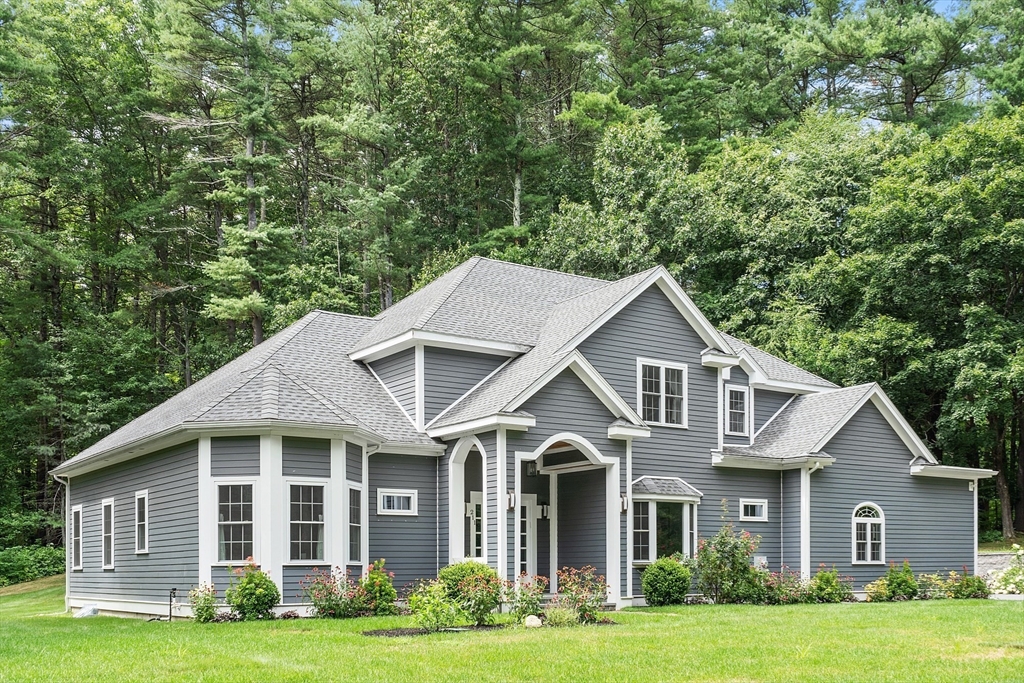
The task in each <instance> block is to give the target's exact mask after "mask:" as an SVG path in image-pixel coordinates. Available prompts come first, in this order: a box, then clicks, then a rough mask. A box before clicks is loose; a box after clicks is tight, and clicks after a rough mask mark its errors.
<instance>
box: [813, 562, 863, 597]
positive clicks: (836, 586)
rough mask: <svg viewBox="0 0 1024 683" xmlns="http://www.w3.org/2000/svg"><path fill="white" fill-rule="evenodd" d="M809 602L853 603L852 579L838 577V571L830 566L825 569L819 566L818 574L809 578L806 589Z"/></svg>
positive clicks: (823, 566)
mask: <svg viewBox="0 0 1024 683" xmlns="http://www.w3.org/2000/svg"><path fill="white" fill-rule="evenodd" d="M808 591H809V593H810V598H811V600H810V601H811V602H851V601H853V599H854V597H853V578H852V577H849V576H840V575H839V570H838V569H836V568H835V565H833V566H832V569H826V568H825V565H824V564H822V565H819V567H818V572H817V573H816V574H815V575H814V576H813V577H811V582H810V586H809V587H808Z"/></svg>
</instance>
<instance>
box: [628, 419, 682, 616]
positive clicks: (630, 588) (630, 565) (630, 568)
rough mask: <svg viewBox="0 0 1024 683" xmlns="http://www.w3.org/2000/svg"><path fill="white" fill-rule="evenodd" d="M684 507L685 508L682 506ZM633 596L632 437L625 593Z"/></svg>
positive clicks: (629, 456)
mask: <svg viewBox="0 0 1024 683" xmlns="http://www.w3.org/2000/svg"><path fill="white" fill-rule="evenodd" d="M684 509H686V508H685V507H684ZM624 597H627V598H632V597H633V439H626V595H625V596H624Z"/></svg>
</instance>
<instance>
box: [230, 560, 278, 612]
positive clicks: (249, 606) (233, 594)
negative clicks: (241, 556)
mask: <svg viewBox="0 0 1024 683" xmlns="http://www.w3.org/2000/svg"><path fill="white" fill-rule="evenodd" d="M251 559H252V558H250V562H249V563H248V564H247V565H245V567H243V568H242V569H235V570H234V573H235V576H236V578H234V579H232V580H231V586H230V587H229V588H228V589H227V591H225V593H224V599H225V601H226V602H227V603H228V605H230V606H231V609H232V610H233V611H234V612H235V613H236V614H238V616H239V617H241V618H242V619H243V620H244V621H255V620H259V619H273V618H274V606H275V605H277V603H279V602H281V591H279V590H278V589H277V584H275V583H274V582H273V580H271V578H270V577H269V576H268V575H267V573H266V572H264V571H262V570H261V569H260V568H259V567H257V566H256V565H255V564H254V563H253V562H252V561H251Z"/></svg>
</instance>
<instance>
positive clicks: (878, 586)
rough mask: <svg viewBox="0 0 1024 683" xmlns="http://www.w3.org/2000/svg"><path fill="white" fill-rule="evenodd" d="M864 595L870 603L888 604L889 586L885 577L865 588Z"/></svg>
mask: <svg viewBox="0 0 1024 683" xmlns="http://www.w3.org/2000/svg"><path fill="white" fill-rule="evenodd" d="M864 593H865V594H866V595H867V597H868V602H887V601H888V600H889V586H888V584H887V583H886V581H885V577H884V576H882V577H880V578H878V579H875V580H874V581H872V582H871V583H869V584H868V585H866V586H864Z"/></svg>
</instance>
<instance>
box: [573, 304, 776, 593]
mask: <svg viewBox="0 0 1024 683" xmlns="http://www.w3.org/2000/svg"><path fill="white" fill-rule="evenodd" d="M705 348H707V344H706V343H705V342H704V340H702V339H701V338H700V336H699V335H697V333H696V332H695V331H694V330H693V328H692V327H690V325H689V324H688V323H687V322H686V320H685V319H684V318H683V317H682V315H681V314H680V313H679V312H678V310H677V309H676V308H675V306H674V305H673V304H672V302H670V301H669V300H668V298H667V297H666V296H665V295H664V294H663V293H662V292H661V291H660V290H659V289H658V288H657V286H652V287H651V288H649V289H648V290H647V291H645V292H643V293H641V294H640V295H639V296H637V298H636V299H634V300H633V301H632V302H630V303H629V304H628V305H627V306H625V307H624V308H623V309H622V310H621V311H619V313H617V314H616V315H615V316H614V317H613V318H612V319H611V320H609V321H608V322H607V323H605V324H604V325H603V326H602V327H601V328H600V329H598V330H597V331H595V332H594V333H593V334H592V335H591V336H590V337H589V338H588V339H587V340H585V341H584V342H583V343H582V344H581V345H580V351H581V352H582V353H583V355H584V356H585V357H586V359H587V360H588V361H590V363H591V364H592V365H593V366H594V367H595V368H596V369H597V371H598V372H600V373H601V375H603V376H604V378H605V379H607V380H608V382H609V383H610V384H611V385H612V387H614V388H615V390H616V391H617V392H619V394H620V395H622V397H623V398H624V399H625V400H626V401H628V402H629V403H630V404H631V405H633V406H636V399H637V397H636V359H637V357H638V356H641V357H644V358H653V359H659V360H666V361H672V362H676V363H685V364H686V365H687V371H688V373H687V374H688V388H687V389H688V399H689V416H688V417H689V420H688V422H689V429H678V428H674V427H659V426H653V427H651V436H650V438H646V439H634V440H633V479H634V480H635V479H637V478H638V477H641V476H644V475H652V476H669V477H681V478H683V479H684V480H686V481H687V482H689V483H690V484H692V485H693V486H695V487H696V488H697V489H699V490H700V491H701V492H702V493H703V494H704V498H703V499H702V501H701V504H700V505H699V506H697V510H698V513H697V516H698V525H697V528H698V533H699V534H700V536H701V537H704V538H706V537H708V536H712V535H714V533H715V532H716V531H718V529H719V528H720V527H721V524H722V520H721V517H722V508H721V500H722V499H723V498H725V499H728V513H727V514H728V516H729V517H730V518H731V519H732V520H734V521H736V524H737V527H738V528H745V527H746V525H747V523H746V522H744V523H742V524H741V523H740V522H739V521H738V520H739V499H740V498H741V497H743V498H763V499H766V500H768V518H769V520H771V521H770V522H769V523H767V524H765V523H751V524H749V527H750V528H749V531H750V532H751V533H755V534H760V535H761V537H762V539H761V548H760V550H759V551H758V554H759V555H766V556H767V557H768V561H769V565H770V566H771V567H772V568H774V569H777V568H778V565H779V554H780V546H779V529H780V528H779V524H778V520H779V475H778V472H768V471H757V470H740V469H722V468H715V467H712V466H711V450H712V449H714V448H717V447H718V371H717V370H716V369H715V368H706V367H703V366H701V355H700V354H701V351H703V350H704V349H705ZM634 576H635V575H634ZM638 589H639V587H638V588H637V590H638Z"/></svg>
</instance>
